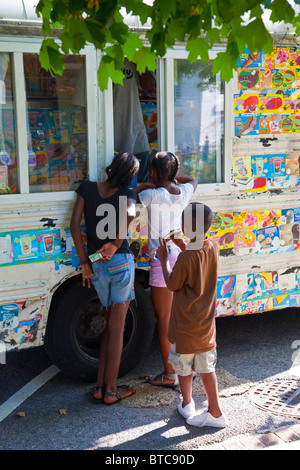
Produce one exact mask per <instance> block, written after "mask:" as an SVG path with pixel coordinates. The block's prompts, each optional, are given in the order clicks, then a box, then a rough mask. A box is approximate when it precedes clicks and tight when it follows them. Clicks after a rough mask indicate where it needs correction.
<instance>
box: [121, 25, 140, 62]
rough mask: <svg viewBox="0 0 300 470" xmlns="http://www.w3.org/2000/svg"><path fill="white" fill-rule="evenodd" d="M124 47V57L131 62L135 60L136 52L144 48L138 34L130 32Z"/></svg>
mask: <svg viewBox="0 0 300 470" xmlns="http://www.w3.org/2000/svg"><path fill="white" fill-rule="evenodd" d="M122 47H123V52H124V56H126V57H127V58H128V60H130V61H131V60H132V59H133V56H134V54H135V52H136V50H137V49H140V48H141V47H143V41H142V40H141V39H140V38H139V36H138V35H137V34H135V33H132V32H130V31H129V32H128V36H127V38H126V41H125V43H124V44H123V46H122Z"/></svg>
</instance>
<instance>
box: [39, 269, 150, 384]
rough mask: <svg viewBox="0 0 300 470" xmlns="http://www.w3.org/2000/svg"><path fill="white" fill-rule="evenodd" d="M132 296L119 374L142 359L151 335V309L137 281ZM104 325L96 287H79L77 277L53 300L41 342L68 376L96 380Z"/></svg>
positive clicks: (127, 370) (102, 309) (147, 297)
mask: <svg viewBox="0 0 300 470" xmlns="http://www.w3.org/2000/svg"><path fill="white" fill-rule="evenodd" d="M135 295H136V299H135V300H133V301H132V302H131V303H130V306H129V309H128V313H127V317H126V321H125V328H124V344H123V353H122V359H121V365H120V372H119V377H121V376H123V375H125V374H127V373H128V372H129V371H130V370H131V369H133V367H134V366H135V365H137V364H138V363H139V362H140V361H141V359H142V357H143V356H144V354H145V352H146V351H147V349H148V348H149V346H150V344H151V341H152V338H153V332H154V309H153V306H152V303H151V300H150V298H149V296H148V294H147V293H146V292H145V290H144V289H143V287H142V286H141V285H140V284H139V283H137V282H136V284H135ZM104 327H105V309H104V307H103V306H102V305H101V303H100V301H99V298H98V296H97V293H96V291H95V289H94V288H93V287H92V286H91V288H90V289H88V288H86V287H83V286H82V280H81V276H80V277H79V278H78V279H76V281H75V282H74V283H73V284H72V285H71V286H70V288H69V289H68V290H65V291H64V293H63V294H61V295H60V294H58V295H56V297H55V299H54V300H53V302H52V305H51V309H50V312H49V318H48V322H47V329H46V336H45V344H44V345H45V349H46V352H47V354H48V356H49V357H50V359H51V360H52V362H53V363H54V364H55V365H56V366H57V367H58V368H59V369H60V370H61V371H62V372H64V373H66V374H67V375H71V376H72V377H76V378H82V379H85V380H88V381H95V379H96V376H97V371H98V360H99V347H100V342H101V335H102V332H103V330H104Z"/></svg>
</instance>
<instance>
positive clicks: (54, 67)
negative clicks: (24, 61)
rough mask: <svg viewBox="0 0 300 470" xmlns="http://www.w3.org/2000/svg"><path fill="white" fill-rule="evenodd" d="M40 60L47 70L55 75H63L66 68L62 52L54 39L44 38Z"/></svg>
mask: <svg viewBox="0 0 300 470" xmlns="http://www.w3.org/2000/svg"><path fill="white" fill-rule="evenodd" d="M39 60H40V63H41V66H42V67H43V68H44V69H45V70H50V71H51V72H52V73H54V74H55V75H56V74H57V75H62V74H63V71H64V69H65V66H64V63H63V61H62V54H61V52H60V51H59V46H58V44H56V42H55V41H54V39H44V40H43V42H42V47H41V49H40V54H39Z"/></svg>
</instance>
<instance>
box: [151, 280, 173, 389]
mask: <svg viewBox="0 0 300 470" xmlns="http://www.w3.org/2000/svg"><path fill="white" fill-rule="evenodd" d="M151 297H152V303H153V306H154V309H155V311H156V315H157V332H158V339H159V346H160V352H161V356H162V360H163V364H164V369H165V372H166V373H167V374H174V369H173V367H172V366H171V365H170V364H169V362H168V357H169V353H170V349H171V346H170V342H169V340H168V328H169V320H170V315H171V307H172V300H173V293H172V292H171V291H170V290H169V289H168V288H167V287H152V286H151ZM173 382H174V381H173V380H172V379H168V378H165V379H164V383H166V384H172V383H173Z"/></svg>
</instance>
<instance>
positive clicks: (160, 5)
mask: <svg viewBox="0 0 300 470" xmlns="http://www.w3.org/2000/svg"><path fill="white" fill-rule="evenodd" d="M155 11H156V14H157V16H158V17H159V19H160V20H162V21H165V20H167V19H168V18H169V17H170V16H172V15H173V14H174V13H176V0H155Z"/></svg>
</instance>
